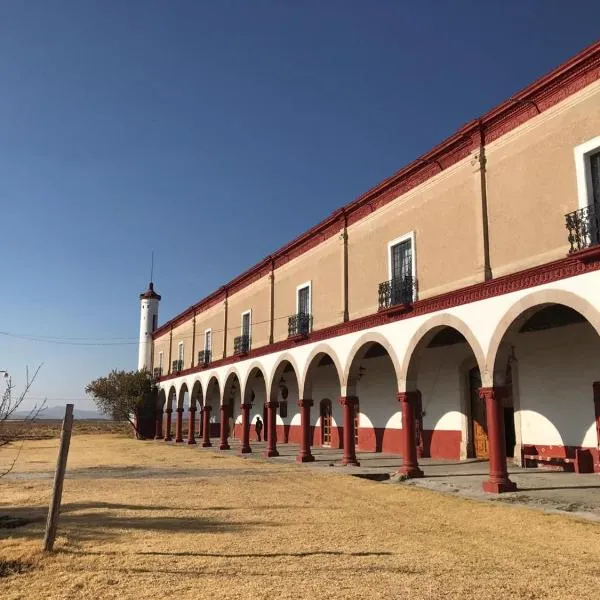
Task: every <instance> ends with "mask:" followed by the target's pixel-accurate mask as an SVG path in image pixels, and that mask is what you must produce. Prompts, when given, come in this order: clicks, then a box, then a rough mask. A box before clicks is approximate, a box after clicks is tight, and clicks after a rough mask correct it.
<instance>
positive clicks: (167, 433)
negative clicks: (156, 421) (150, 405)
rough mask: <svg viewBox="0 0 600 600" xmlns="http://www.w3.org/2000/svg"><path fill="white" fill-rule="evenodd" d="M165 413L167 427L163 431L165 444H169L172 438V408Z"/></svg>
mask: <svg viewBox="0 0 600 600" xmlns="http://www.w3.org/2000/svg"><path fill="white" fill-rule="evenodd" d="M165 412H166V413H167V426H166V431H165V442H170V441H171V440H172V439H173V438H172V437H171V413H172V412H173V409H172V408H167V410H165Z"/></svg>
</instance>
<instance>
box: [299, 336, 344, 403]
mask: <svg viewBox="0 0 600 600" xmlns="http://www.w3.org/2000/svg"><path fill="white" fill-rule="evenodd" d="M324 355H326V356H328V357H329V358H330V359H331V361H332V362H333V364H334V366H335V370H336V371H337V376H338V380H339V382H340V386H341V385H342V384H343V381H344V379H343V376H344V370H343V369H342V366H341V363H340V359H339V358H338V355H337V353H336V352H335V350H333V348H332V347H331V346H330V345H329V344H324V343H321V344H317V345H316V346H315V347H314V348H313V349H312V350H311V352H310V354H309V355H308V358H307V359H306V364H305V367H304V372H303V373H302V376H301V378H300V381H299V382H298V383H299V388H300V389H299V392H300V398H310V397H311V396H312V383H313V382H312V374H311V369H312V367H313V366H314V365H315V364H316V363H318V361H319V360H321V358H322V357H323V356H324ZM317 359H318V360H317ZM341 395H343V392H341Z"/></svg>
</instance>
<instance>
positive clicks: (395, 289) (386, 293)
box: [379, 276, 417, 310]
mask: <svg viewBox="0 0 600 600" xmlns="http://www.w3.org/2000/svg"><path fill="white" fill-rule="evenodd" d="M416 289H417V280H416V279H415V278H414V277H410V276H405V277H401V278H398V279H390V280H389V281H384V282H383V283H380V284H379V310H385V309H386V308H391V307H392V306H398V305H400V304H411V303H412V302H413V301H414V299H415V292H416Z"/></svg>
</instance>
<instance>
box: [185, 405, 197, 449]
mask: <svg viewBox="0 0 600 600" xmlns="http://www.w3.org/2000/svg"><path fill="white" fill-rule="evenodd" d="M189 412H190V417H189V420H188V438H187V443H188V444H195V443H196V437H195V434H196V406H195V405H194V404H192V405H191V406H190V411H189Z"/></svg>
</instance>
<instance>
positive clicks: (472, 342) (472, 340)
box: [398, 313, 487, 391]
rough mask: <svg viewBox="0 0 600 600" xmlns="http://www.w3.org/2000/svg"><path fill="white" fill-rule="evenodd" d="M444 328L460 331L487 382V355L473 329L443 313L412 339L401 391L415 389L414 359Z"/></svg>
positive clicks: (402, 373) (400, 378) (427, 323)
mask: <svg viewBox="0 0 600 600" xmlns="http://www.w3.org/2000/svg"><path fill="white" fill-rule="evenodd" d="M444 327H449V328H451V329H454V330H456V331H458V332H459V333H460V334H461V335H462V336H463V337H464V338H465V340H466V341H467V343H468V344H469V346H470V348H471V350H472V352H473V354H474V355H475V360H476V361H477V365H478V367H479V370H480V371H481V376H482V379H484V381H485V379H486V375H487V373H486V369H485V366H486V361H485V354H484V353H483V350H482V349H481V345H480V344H479V341H478V340H477V338H476V337H475V335H474V333H473V332H472V331H471V328H470V327H469V326H468V325H467V324H466V323H465V322H464V321H463V320H462V319H459V318H458V317H456V316H454V315H451V314H448V313H443V314H440V315H435V316H434V317H431V318H430V319H427V321H425V323H423V324H422V325H421V327H419V329H417V331H416V332H415V333H414V334H413V336H412V337H411V339H410V341H409V343H408V346H407V348H406V352H405V355H404V358H403V360H402V363H401V370H400V377H399V378H398V385H399V388H400V391H408V390H410V389H414V386H415V378H416V370H417V368H418V367H417V365H416V361H415V360H413V359H415V358H416V356H417V354H418V351H419V350H420V349H421V348H423V347H424V346H427V344H428V343H429V342H430V341H431V340H432V339H433V337H434V336H435V335H436V333H438V332H439V331H440V330H441V329H442V328H444ZM484 385H486V383H484ZM402 388H404V389H402Z"/></svg>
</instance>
